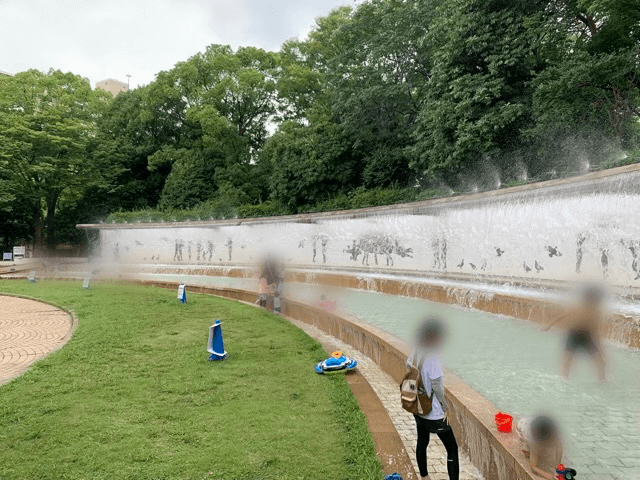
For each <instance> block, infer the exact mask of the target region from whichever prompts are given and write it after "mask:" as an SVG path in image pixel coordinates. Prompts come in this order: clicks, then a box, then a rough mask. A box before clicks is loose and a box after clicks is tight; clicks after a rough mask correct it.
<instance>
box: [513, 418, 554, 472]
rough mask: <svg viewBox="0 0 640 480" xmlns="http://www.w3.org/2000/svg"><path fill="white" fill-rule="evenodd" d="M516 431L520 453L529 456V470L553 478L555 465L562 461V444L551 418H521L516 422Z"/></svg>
mask: <svg viewBox="0 0 640 480" xmlns="http://www.w3.org/2000/svg"><path fill="white" fill-rule="evenodd" d="M516 433H517V434H518V439H519V441H520V449H521V450H522V453H523V454H524V456H525V457H528V458H529V465H530V466H531V471H532V472H533V473H535V474H536V475H540V476H541V477H544V478H549V479H554V478H555V471H556V466H557V465H558V464H560V463H562V444H561V442H560V435H559V433H558V429H557V428H556V425H555V423H554V422H553V420H551V419H550V418H549V417H545V416H535V417H527V418H523V419H522V420H520V421H519V422H518V425H517V427H516Z"/></svg>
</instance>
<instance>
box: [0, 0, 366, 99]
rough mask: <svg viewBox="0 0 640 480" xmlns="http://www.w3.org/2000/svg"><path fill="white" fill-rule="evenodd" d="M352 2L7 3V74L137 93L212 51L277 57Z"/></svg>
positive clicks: (0, 43) (1, 52)
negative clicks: (250, 49) (249, 48)
mask: <svg viewBox="0 0 640 480" xmlns="http://www.w3.org/2000/svg"><path fill="white" fill-rule="evenodd" d="M353 3H354V2H353V0H0V70H4V71H7V72H10V73H17V72H20V71H23V70H27V69H29V68H37V69H38V70H44V71H46V70H48V69H49V68H51V67H52V68H55V69H60V70H63V71H72V72H73V73H76V74H79V75H82V76H84V77H88V78H89V79H90V80H91V84H92V85H95V82H96V81H99V80H103V79H106V78H116V79H118V80H122V81H125V82H126V81H127V77H126V75H127V74H130V75H131V86H132V87H133V86H136V85H143V84H146V83H149V82H150V81H152V80H153V78H154V75H155V74H156V73H157V72H159V71H160V70H167V69H169V68H171V67H172V66H173V65H174V64H175V63H176V62H179V61H182V60H186V59H188V58H189V57H190V56H191V55H193V54H195V53H197V52H199V51H202V50H204V48H205V47H206V46H207V45H210V44H212V43H221V44H230V45H232V46H233V47H237V46H240V45H253V46H257V47H261V48H264V49H266V50H278V49H279V47H280V44H282V42H284V41H285V40H287V39H289V38H292V37H299V38H304V37H305V36H306V35H307V34H308V32H309V30H310V28H311V26H312V25H313V24H314V19H315V18H316V17H318V16H323V15H326V14H327V13H329V11H330V10H332V9H333V8H335V7H337V6H339V5H345V4H351V5H353Z"/></svg>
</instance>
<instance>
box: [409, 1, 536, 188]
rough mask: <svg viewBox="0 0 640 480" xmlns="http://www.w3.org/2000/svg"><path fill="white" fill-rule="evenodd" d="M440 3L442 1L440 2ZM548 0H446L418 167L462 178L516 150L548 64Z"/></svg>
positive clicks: (440, 10)
mask: <svg viewBox="0 0 640 480" xmlns="http://www.w3.org/2000/svg"><path fill="white" fill-rule="evenodd" d="M434 7H435V5H434ZM546 7H547V5H546V2H544V1H540V0H533V1H510V0H489V1H479V0H446V1H445V0H442V1H439V2H438V5H437V7H436V15H437V18H436V19H435V20H434V22H433V25H434V26H433V28H432V29H431V31H430V32H429V35H428V37H427V41H428V42H429V44H430V45H431V46H432V48H433V49H434V58H433V65H434V67H433V69H432V71H431V74H432V76H431V79H430V82H429V88H428V89H427V91H426V98H425V101H424V103H423V105H422V108H421V111H420V114H419V123H420V126H419V128H418V130H417V132H416V138H417V143H416V145H415V148H414V153H415V161H414V163H413V166H414V168H415V169H416V170H417V171H418V172H419V173H423V174H433V173H437V172H443V173H445V174H446V176H447V178H448V179H450V180H455V178H456V176H457V174H458V173H460V172H461V171H463V170H464V169H465V166H467V165H470V164H473V163H474V162H476V161H478V160H479V159H481V158H482V156H483V154H488V153H492V152H496V151H501V150H509V149H513V148H515V147H516V146H518V144H519V143H520V141H521V132H522V130H523V129H525V128H528V127H530V126H531V124H532V115H531V102H532V94H533V89H532V87H531V82H532V80H533V79H534V78H535V76H536V75H537V74H538V73H539V72H540V71H542V70H543V69H544V65H545V59H544V58H543V57H542V55H541V49H540V46H541V44H543V42H544V35H545V33H546V31H545V30H544V29H539V28H536V26H538V25H540V24H544V22H545V20H546V18H545V15H547V9H546Z"/></svg>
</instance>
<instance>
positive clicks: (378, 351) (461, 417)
mask: <svg viewBox="0 0 640 480" xmlns="http://www.w3.org/2000/svg"><path fill="white" fill-rule="evenodd" d="M133 283H137V284H141V285H149V286H155V287H161V288H170V289H175V288H176V287H177V285H178V282H164V281H152V280H140V281H135V282H133ZM189 291H191V292H194V293H205V294H210V295H216V296H220V297H224V298H228V299H232V300H239V301H243V302H251V303H253V302H255V300H256V294H255V293H254V292H250V291H247V290H241V289H235V288H225V287H213V286H212V287H205V286H197V285H190V286H189ZM283 314H284V315H286V316H290V317H292V318H295V319H297V320H299V321H302V322H305V323H308V324H310V325H313V326H315V327H316V328H318V329H320V330H322V331H323V332H326V333H328V334H329V335H332V336H333V337H335V338H337V339H339V340H341V341H343V342H345V343H348V344H349V345H351V346H353V347H354V348H356V349H357V350H359V351H361V352H362V353H364V354H365V355H366V356H368V357H369V358H371V359H372V360H373V361H374V362H376V363H377V364H378V365H379V366H380V367H381V368H382V370H383V371H384V372H386V373H387V374H389V375H390V376H391V377H392V378H393V379H394V380H395V381H397V382H398V384H399V383H400V381H401V380H402V378H403V377H404V374H405V373H406V368H405V361H406V358H407V356H408V354H409V347H408V346H407V345H406V344H405V343H404V342H402V341H401V340H400V339H399V338H397V337H395V336H393V335H391V334H389V333H387V332H384V331H382V330H380V329H378V328H376V327H374V326H372V325H367V324H364V323H361V322H358V321H355V320H350V319H346V318H343V317H340V316H338V315H335V314H333V313H329V312H326V311H324V310H321V309H318V308H316V307H312V306H310V305H306V304H303V303H300V302H296V301H293V300H285V301H284V302H283ZM446 376H447V380H446V381H447V386H446V391H447V392H446V393H447V398H448V400H449V402H450V404H451V412H452V415H451V417H450V421H451V424H452V426H453V429H454V431H455V434H456V437H457V439H458V442H459V444H460V447H461V448H462V449H464V450H465V451H466V452H467V454H468V455H469V457H470V459H471V461H472V463H473V464H474V465H475V466H476V467H477V468H478V469H479V470H480V471H481V472H482V474H483V475H484V477H485V479H487V480H534V479H535V478H536V477H535V476H533V475H532V473H531V472H530V470H529V467H528V465H527V463H526V461H525V459H524V457H523V456H522V455H521V453H520V451H519V448H518V444H517V439H516V436H515V433H511V434H503V433H499V432H498V431H497V429H496V427H495V423H494V421H493V416H494V414H495V413H496V412H497V410H496V408H495V407H494V406H493V405H492V404H491V403H490V402H489V401H488V400H487V399H485V398H484V397H483V396H482V395H480V394H479V393H478V392H476V391H475V390H473V389H472V388H471V387H469V386H468V385H466V384H465V383H464V382H463V381H462V380H461V379H460V378H458V377H457V376H456V375H454V374H453V373H452V372H449V371H448V372H447V373H446Z"/></svg>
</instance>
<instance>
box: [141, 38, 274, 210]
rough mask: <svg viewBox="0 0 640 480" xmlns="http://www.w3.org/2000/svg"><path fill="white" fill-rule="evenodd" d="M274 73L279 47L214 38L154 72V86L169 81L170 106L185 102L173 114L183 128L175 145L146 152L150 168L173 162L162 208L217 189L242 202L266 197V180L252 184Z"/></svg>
mask: <svg viewBox="0 0 640 480" xmlns="http://www.w3.org/2000/svg"><path fill="white" fill-rule="evenodd" d="M278 75H279V57H278V55H277V54H274V53H268V52H265V51H263V50H260V49H257V48H240V49H238V50H237V51H235V52H234V51H233V50H232V49H231V48H230V47H228V46H221V45H211V46H210V47H208V48H207V49H206V51H205V52H204V53H201V54H197V55H195V56H193V57H192V58H191V59H189V60H188V61H186V62H182V63H179V64H177V65H176V67H175V68H174V69H173V70H171V71H170V72H167V73H166V74H164V75H163V76H159V78H158V80H156V84H155V85H153V86H152V89H153V90H157V89H162V91H163V92H164V91H166V90H167V89H169V90H171V88H173V91H172V92H171V94H170V95H171V96H172V97H173V98H175V99H176V101H175V102H172V105H178V101H177V100H180V101H181V102H182V104H181V105H180V107H179V108H175V114H174V117H175V119H176V122H177V123H176V124H177V125H178V124H179V125H180V126H181V128H182V130H183V132H182V137H181V138H180V141H179V142H178V145H177V146H175V147H174V148H173V149H164V150H159V151H158V152H156V153H154V154H153V155H151V156H150V157H149V160H150V164H149V165H150V168H151V169H155V168H158V167H160V166H163V165H165V166H166V165H170V166H172V167H173V168H172V170H171V174H170V175H169V177H168V178H167V182H166V184H165V187H164V190H163V193H162V198H161V202H160V204H161V206H162V207H165V208H186V207H192V206H194V205H195V204H196V203H197V202H199V201H205V200H208V199H212V198H215V197H216V196H218V195H221V194H224V195H231V196H234V197H236V201H239V202H241V203H255V202H257V201H259V200H260V198H261V197H262V196H264V194H263V192H265V191H266V183H265V182H262V183H263V185H262V186H261V185H260V184H259V183H257V182H259V179H258V178H257V176H256V175H254V170H256V165H255V163H256V161H257V158H258V152H259V151H260V149H261V148H262V146H263V145H264V142H265V141H266V138H267V124H268V122H269V121H270V120H271V119H272V118H273V117H274V116H275V115H276V113H277V111H278V103H277V101H276V100H277V95H278V93H277V87H276V85H277V81H278ZM165 78H167V79H171V80H170V82H165V81H164V80H165ZM165 83H169V84H170V85H171V86H170V87H165V86H164V84H165ZM185 188H188V189H189V190H190V191H189V192H184V189H185Z"/></svg>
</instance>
